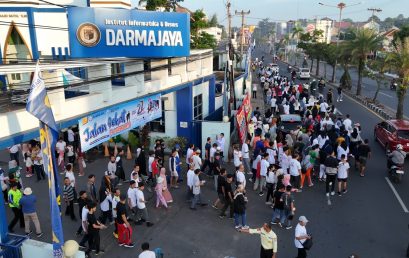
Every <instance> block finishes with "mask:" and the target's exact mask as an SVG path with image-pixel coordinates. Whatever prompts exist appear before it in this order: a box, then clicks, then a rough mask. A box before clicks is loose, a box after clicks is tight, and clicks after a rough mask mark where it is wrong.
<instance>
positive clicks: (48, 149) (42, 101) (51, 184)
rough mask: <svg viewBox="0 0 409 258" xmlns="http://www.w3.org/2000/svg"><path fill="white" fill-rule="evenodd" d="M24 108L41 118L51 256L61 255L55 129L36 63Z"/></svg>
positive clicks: (59, 198) (60, 256)
mask: <svg viewBox="0 0 409 258" xmlns="http://www.w3.org/2000/svg"><path fill="white" fill-rule="evenodd" d="M26 110H27V111H28V112H29V113H30V114H32V115H33V116H35V117H36V118H37V119H39V120H40V141H41V153H42V156H43V166H44V171H45V172H46V174H47V177H48V192H49V196H50V210H51V230H52V241H53V257H54V258H63V257H64V253H63V250H62V246H63V244H64V235H63V230H62V222H61V211H60V205H61V191H60V187H59V184H58V175H57V174H58V173H56V172H57V171H58V170H57V165H56V162H55V145H56V143H57V139H58V129H57V125H56V123H55V120H54V114H53V112H52V110H51V105H50V101H49V99H48V96H47V91H46V88H45V84H44V80H43V79H42V78H41V75H40V67H39V65H38V63H37V66H36V70H35V73H34V77H33V81H32V83H31V91H30V94H29V96H28V100H27V106H26Z"/></svg>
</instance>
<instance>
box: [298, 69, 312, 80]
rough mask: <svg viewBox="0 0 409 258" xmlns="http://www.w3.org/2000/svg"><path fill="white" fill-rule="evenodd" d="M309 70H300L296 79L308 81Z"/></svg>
mask: <svg viewBox="0 0 409 258" xmlns="http://www.w3.org/2000/svg"><path fill="white" fill-rule="evenodd" d="M310 77H311V75H310V69H308V68H300V71H299V72H298V78H299V79H310Z"/></svg>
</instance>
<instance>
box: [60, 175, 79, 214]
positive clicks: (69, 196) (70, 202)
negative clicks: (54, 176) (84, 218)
mask: <svg viewBox="0 0 409 258" xmlns="http://www.w3.org/2000/svg"><path fill="white" fill-rule="evenodd" d="M63 192H64V200H65V204H66V206H67V207H66V209H65V216H68V215H69V216H70V217H71V220H73V221H77V218H76V217H75V214H74V188H73V187H72V185H71V181H70V179H69V178H68V177H66V178H64V189H63Z"/></svg>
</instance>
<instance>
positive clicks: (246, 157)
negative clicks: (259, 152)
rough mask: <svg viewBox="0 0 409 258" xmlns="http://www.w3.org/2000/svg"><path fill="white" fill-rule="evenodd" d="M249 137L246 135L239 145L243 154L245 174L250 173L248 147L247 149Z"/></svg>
mask: <svg viewBox="0 0 409 258" xmlns="http://www.w3.org/2000/svg"><path fill="white" fill-rule="evenodd" d="M249 144H250V139H249V138H247V137H246V141H245V142H244V143H243V145H242V146H241V153H242V155H243V165H244V168H245V169H246V172H247V174H249V175H251V174H252V172H251V167H250V149H249Z"/></svg>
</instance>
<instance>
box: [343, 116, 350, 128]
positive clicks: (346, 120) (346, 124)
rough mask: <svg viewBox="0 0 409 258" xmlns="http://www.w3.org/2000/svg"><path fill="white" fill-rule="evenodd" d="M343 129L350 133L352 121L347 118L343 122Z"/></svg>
mask: <svg viewBox="0 0 409 258" xmlns="http://www.w3.org/2000/svg"><path fill="white" fill-rule="evenodd" d="M343 124H344V126H345V129H346V130H348V131H352V121H351V119H349V118H346V119H345V120H344V122H343Z"/></svg>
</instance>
